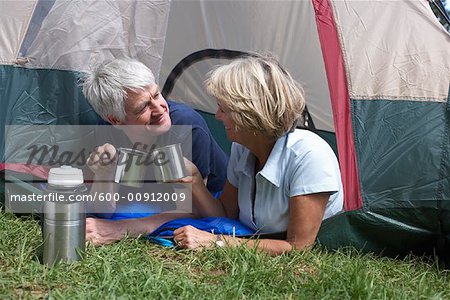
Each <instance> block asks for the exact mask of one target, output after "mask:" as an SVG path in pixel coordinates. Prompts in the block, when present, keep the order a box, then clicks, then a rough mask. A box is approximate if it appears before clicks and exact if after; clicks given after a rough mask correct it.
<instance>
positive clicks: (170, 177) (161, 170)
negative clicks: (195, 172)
mask: <svg viewBox="0 0 450 300" xmlns="http://www.w3.org/2000/svg"><path fill="white" fill-rule="evenodd" d="M152 157H153V170H154V173H155V179H156V180H157V181H159V182H171V181H176V180H178V179H181V178H183V177H186V176H187V172H186V167H185V164H184V158H183V151H182V150H181V145H180V144H173V145H168V146H164V147H161V148H157V149H155V150H154V151H153V152H152Z"/></svg>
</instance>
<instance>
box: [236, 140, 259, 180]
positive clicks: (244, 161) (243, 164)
mask: <svg viewBox="0 0 450 300" xmlns="http://www.w3.org/2000/svg"><path fill="white" fill-rule="evenodd" d="M243 148H244V150H243V152H242V155H241V157H240V158H239V162H238V164H237V167H236V168H235V171H236V172H242V173H244V174H245V175H247V176H253V170H254V168H255V156H254V155H253V154H252V153H251V152H250V150H248V149H247V148H245V147H243Z"/></svg>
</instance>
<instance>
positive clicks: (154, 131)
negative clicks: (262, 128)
mask: <svg viewBox="0 0 450 300" xmlns="http://www.w3.org/2000/svg"><path fill="white" fill-rule="evenodd" d="M83 93H84V95H85V96H86V98H87V99H88V101H89V103H90V104H91V106H92V107H93V108H94V110H95V111H96V112H97V113H98V114H99V115H100V116H101V117H102V118H103V120H105V121H107V122H109V123H110V124H112V125H116V126H118V127H120V128H121V129H122V130H123V131H124V133H125V134H126V136H127V137H128V139H129V141H130V144H131V145H134V146H135V145H150V144H151V143H154V141H155V140H156V139H157V138H158V137H159V136H161V135H164V134H166V133H168V132H169V130H170V128H171V126H172V125H190V126H192V161H193V163H194V164H195V165H196V166H197V167H198V169H199V170H200V173H201V175H202V177H203V178H204V180H205V183H206V185H207V188H208V189H209V190H210V192H211V193H217V192H220V191H221V189H222V187H223V185H224V183H225V178H226V166H227V160H228V159H227V156H226V155H225V153H224V152H223V151H222V149H221V148H220V146H219V145H218V144H217V143H216V142H215V140H214V138H213V137H212V135H211V133H210V131H209V129H208V127H207V125H206V123H205V121H204V120H203V119H202V117H201V116H200V115H199V114H198V113H197V112H195V111H194V110H193V109H192V108H189V107H188V106H186V105H183V104H179V103H175V102H172V101H166V100H165V99H164V97H163V96H162V95H161V92H160V90H159V87H158V85H157V84H156V82H155V77H154V75H153V73H152V72H151V70H150V69H149V68H147V67H146V66H145V65H144V64H142V63H140V62H138V61H136V60H132V59H115V60H113V61H110V62H106V63H104V64H102V65H100V66H99V67H98V68H97V69H96V70H95V71H94V72H92V73H91V74H88V75H87V76H86V77H85V78H84V82H83ZM121 125H128V126H121ZM129 125H136V126H129ZM136 128H138V130H136ZM116 159H117V157H116V147H114V146H113V145H111V144H109V143H105V144H103V145H101V146H99V147H97V149H96V151H95V152H93V153H91V155H90V157H89V159H88V161H87V163H88V166H89V167H90V169H91V170H92V171H93V172H94V174H95V175H94V180H93V185H92V189H91V193H92V192H93V191H99V192H108V193H116V192H117V191H118V189H119V187H118V186H117V184H114V183H113V182H112V181H113V174H114V166H115V163H114V162H115V160H116ZM112 208H113V209H114V208H115V207H114V206H113V207H112ZM188 216H190V215H189V214H179V213H178V214H177V213H175V214H170V213H166V214H157V215H152V216H149V217H145V218H139V219H125V220H118V221H110V220H104V219H98V218H88V219H87V222H86V234H87V236H86V238H87V239H88V240H91V241H92V242H93V243H94V244H105V243H110V242H113V241H115V240H119V239H121V238H123V237H124V236H125V235H126V234H127V233H128V234H130V235H132V236H138V235H140V234H146V233H150V232H152V231H153V230H155V229H156V228H157V227H158V226H159V225H161V224H163V223H165V222H167V221H169V220H171V219H174V218H180V217H188Z"/></svg>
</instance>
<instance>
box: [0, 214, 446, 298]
mask: <svg viewBox="0 0 450 300" xmlns="http://www.w3.org/2000/svg"><path fill="white" fill-rule="evenodd" d="M40 243H41V236H40V228H39V226H38V225H37V224H36V221H33V220H30V219H23V218H16V217H14V216H12V215H10V214H5V213H0V299H4V298H22V299H33V298H55V299H67V298H69V299H105V298H108V299H119V298H120V299H127V298H133V299H136V298H137V299H142V298H146V299H155V298H156V299H216V298H217V299H450V276H449V272H448V271H445V270H441V269H440V267H439V264H437V263H435V262H433V261H425V260H422V259H418V258H414V257H408V258H406V259H403V260H394V259H389V258H380V257H376V256H373V255H362V254H358V253H356V251H352V250H343V251H340V252H336V253H329V252H325V251H322V250H320V249H313V250H311V251H308V252H295V253H289V254H287V255H282V256H278V257H270V256H267V255H265V254H263V253H257V252H255V251H254V250H253V249H245V248H237V249H224V248H217V249H213V250H206V251H202V252H193V251H188V250H173V249H169V248H163V247H161V246H157V245H154V244H151V243H149V242H147V241H145V240H143V239H140V240H136V239H131V238H130V239H125V240H123V241H120V242H117V243H115V244H113V245H109V246H102V247H97V248H95V247H88V249H87V250H86V253H85V259H84V260H82V261H80V262H76V263H72V264H60V265H57V266H55V267H47V266H43V265H41V264H40V263H39V261H38V259H37V255H36V253H37V249H38V247H39V245H40Z"/></svg>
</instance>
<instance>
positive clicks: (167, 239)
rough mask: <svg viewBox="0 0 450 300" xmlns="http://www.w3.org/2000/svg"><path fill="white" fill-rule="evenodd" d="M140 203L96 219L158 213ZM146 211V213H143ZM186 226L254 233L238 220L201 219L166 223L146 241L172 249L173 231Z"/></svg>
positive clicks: (217, 231)
mask: <svg viewBox="0 0 450 300" xmlns="http://www.w3.org/2000/svg"><path fill="white" fill-rule="evenodd" d="M143 205H144V204H142V203H133V204H130V205H127V206H124V207H121V206H119V207H118V208H117V211H116V212H115V213H114V214H113V215H112V216H102V215H101V214H97V217H103V218H106V219H109V220H123V219H134V218H144V217H148V216H151V215H154V214H156V213H158V212H154V213H151V212H148V207H147V206H143ZM143 211H146V212H143ZM186 225H191V226H193V227H195V228H197V229H200V230H204V231H208V232H214V234H223V235H233V234H234V235H237V236H239V235H252V234H254V233H255V231H254V230H253V229H250V228H249V227H247V226H245V225H244V224H242V223H241V222H239V221H238V220H234V219H229V218H203V219H191V218H184V219H175V220H172V221H169V222H166V223H164V224H162V225H161V226H159V227H158V228H157V229H156V230H155V231H153V232H152V233H151V234H149V235H147V237H146V238H147V239H148V240H149V241H151V242H154V243H156V244H159V245H162V246H166V247H174V246H175V243H174V241H173V239H172V237H173V231H174V230H175V229H178V228H181V227H183V226H186Z"/></svg>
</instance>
